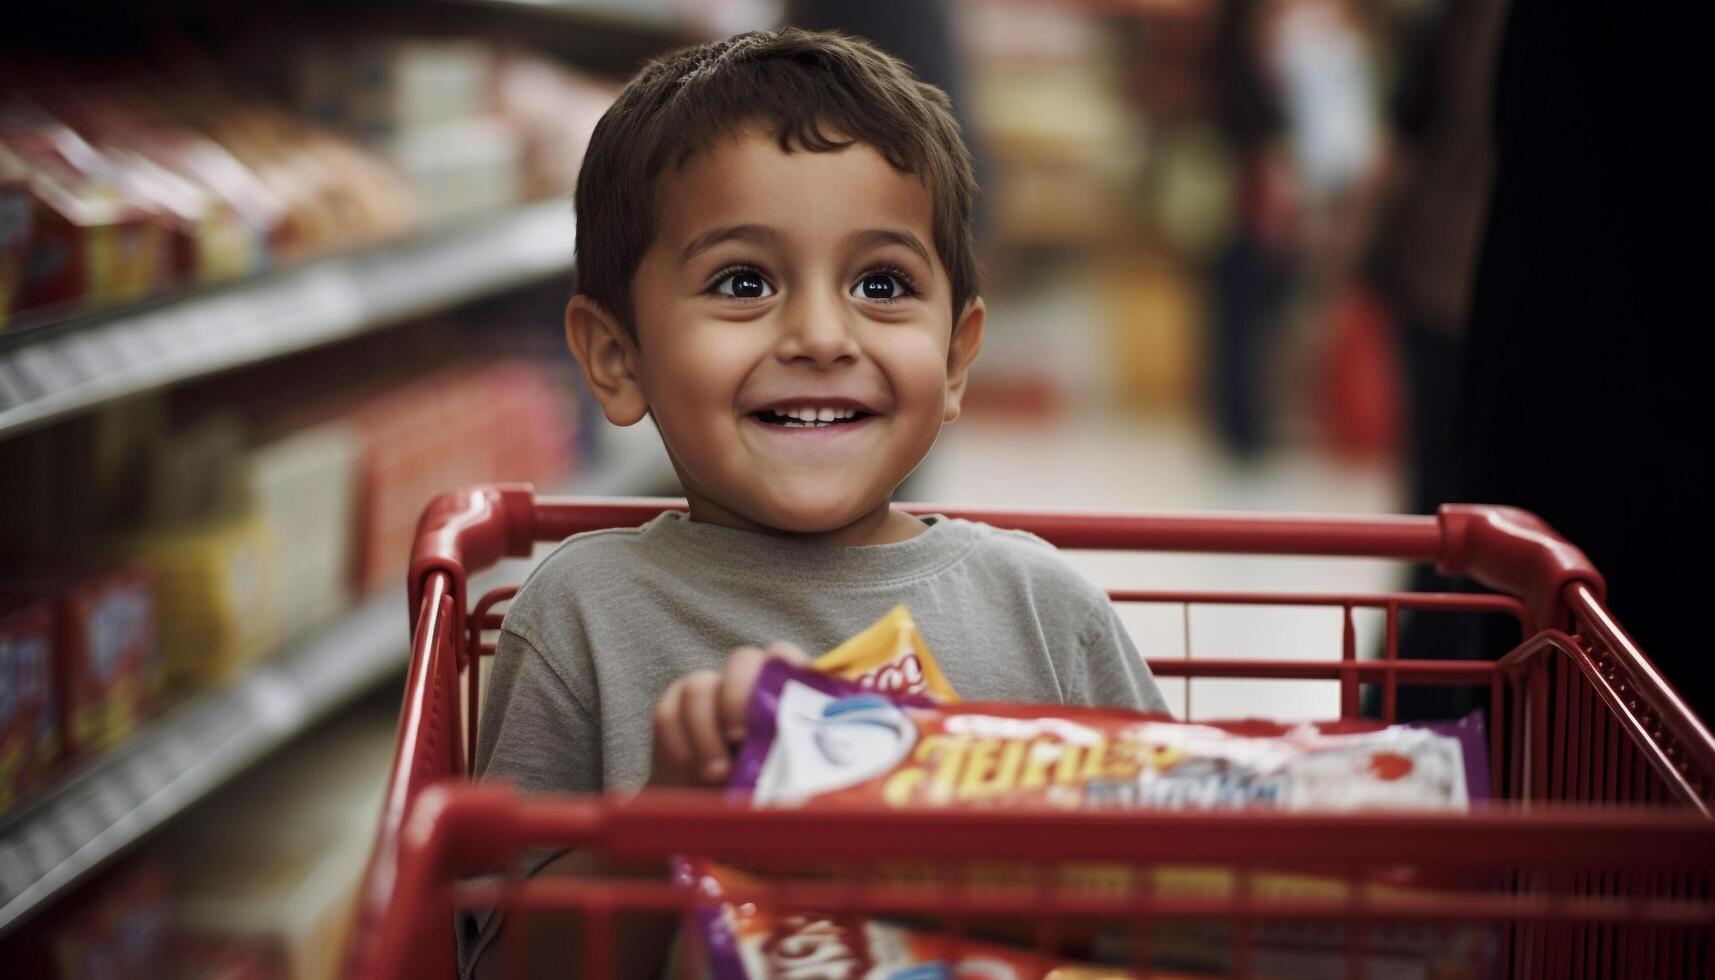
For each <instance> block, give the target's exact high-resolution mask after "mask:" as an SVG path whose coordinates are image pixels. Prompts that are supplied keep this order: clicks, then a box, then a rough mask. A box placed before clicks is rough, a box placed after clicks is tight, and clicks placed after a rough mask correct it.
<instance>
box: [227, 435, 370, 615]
mask: <svg viewBox="0 0 1715 980" xmlns="http://www.w3.org/2000/svg"><path fill="white" fill-rule="evenodd" d="M358 451H359V448H358V441H357V438H356V436H355V434H354V433H353V432H351V430H350V429H349V427H347V426H345V425H342V424H337V423H336V424H329V425H325V426H318V427H316V428H311V429H305V430H302V431H299V432H293V433H290V434H288V435H285V436H282V437H280V438H278V439H275V440H273V441H271V442H268V443H267V444H265V445H262V446H258V447H256V448H255V449H253V450H251V451H250V453H249V454H248V456H247V457H246V460H245V489H246V492H247V494H248V496H249V499H250V500H251V501H252V502H253V503H254V504H255V506H256V508H257V510H258V511H259V512H260V513H261V515H262V519H263V520H264V521H265V522H266V523H267V524H268V525H269V527H271V528H272V529H273V533H274V537H275V540H277V541H283V542H290V547H282V548H281V549H279V553H278V559H279V560H278V562H277V567H276V569H275V584H276V585H277V586H278V592H277V593H276V595H275V597H274V601H273V606H274V608H275V610H276V611H277V612H278V614H279V617H280V624H281V628H282V631H283V633H284V634H285V635H286V636H288V637H290V636H292V635H294V634H296V633H298V632H300V631H302V630H305V629H308V628H310V627H313V626H317V625H319V624H321V623H323V622H325V621H327V620H328V619H330V618H331V617H333V616H334V615H335V614H337V613H338V612H340V611H341V610H342V609H344V608H345V607H346V605H347V604H348V603H349V601H350V590H349V588H348V587H347V582H346V577H347V570H348V569H350V567H351V541H352V510H353V506H354V499H355V493H356V486H355V482H356V473H357V458H358Z"/></svg>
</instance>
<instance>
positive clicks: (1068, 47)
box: [962, 2, 1144, 247]
mask: <svg viewBox="0 0 1715 980" xmlns="http://www.w3.org/2000/svg"><path fill="white" fill-rule="evenodd" d="M962 13H963V20H964V25H963V26H964V29H965V35H966V41H967V49H968V51H969V52H970V62H971V66H972V74H973V81H972V86H971V87H972V91H973V93H974V95H975V117H976V123H975V125H976V130H977V134H976V135H977V138H978V139H979V140H980V141H981V142H982V143H983V145H984V146H986V147H987V148H988V150H989V151H990V152H991V154H992V156H993V159H994V161H995V164H996V166H995V168H994V175H993V180H992V181H991V183H992V185H993V186H991V187H987V188H985V189H984V190H985V192H986V194H987V196H988V197H989V199H990V200H991V201H992V202H993V208H994V224H995V231H996V234H997V235H998V236H999V238H1000V239H1001V240H1002V242H1004V243H1006V244H1008V245H1047V246H1062V247H1064V246H1091V245H1101V244H1104V243H1107V242H1109V241H1113V240H1121V241H1123V240H1125V239H1126V238H1127V237H1128V236H1130V235H1131V234H1132V233H1133V232H1134V231H1135V229H1136V227H1137V225H1138V222H1137V220H1136V215H1135V213H1134V212H1135V210H1136V208H1135V207H1134V205H1133V201H1132V195H1131V194H1130V193H1129V189H1130V188H1131V187H1132V186H1133V185H1135V183H1136V182H1137V180H1138V179H1139V173H1140V170H1141V167H1142V165H1143V161H1144V156H1143V149H1144V139H1143V131H1142V129H1141V127H1140V126H1139V125H1138V119H1137V117H1136V114H1135V113H1134V112H1133V111H1132V109H1131V107H1130V106H1128V105H1127V104H1126V103H1125V101H1124V100H1123V98H1121V93H1120V91H1119V88H1118V86H1117V84H1116V82H1115V75H1116V57H1117V52H1116V50H1115V48H1114V45H1113V44H1112V43H1111V41H1110V38H1109V36H1108V33H1107V32H1106V31H1104V30H1103V25H1102V24H1101V22H1100V21H1098V20H1096V19H1093V18H1091V17H1090V16H1088V15H1087V14H1085V13H1083V12H1081V11H1077V10H1074V9H1067V8H1063V7H1052V6H1044V5H1041V4H1035V3H1018V2H988V3H975V4H969V5H967V6H966V7H965V8H964V9H963V11H962Z"/></svg>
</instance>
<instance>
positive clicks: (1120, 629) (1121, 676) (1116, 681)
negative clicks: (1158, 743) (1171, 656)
mask: <svg viewBox="0 0 1715 980" xmlns="http://www.w3.org/2000/svg"><path fill="white" fill-rule="evenodd" d="M1078 646H1079V648H1080V649H1081V650H1082V651H1083V654H1084V657H1083V663H1084V670H1083V672H1082V676H1081V677H1080V680H1081V681H1082V682H1083V686H1084V688H1085V689H1084V690H1082V691H1079V692H1077V695H1076V696H1075V697H1071V698H1069V699H1068V700H1071V701H1073V702H1075V703H1079V704H1088V705H1092V706H1095V707H1102V708H1109V707H1111V708H1133V709H1136V710H1138V711H1159V712H1162V713H1168V714H1170V713H1171V712H1170V711H1169V710H1168V707H1167V699H1166V698H1164V697H1162V696H1161V689H1160V688H1158V687H1156V685H1155V676H1154V675H1153V674H1151V673H1150V672H1149V665H1148V664H1147V663H1144V661H1143V656H1142V655H1141V654H1139V653H1138V652H1137V647H1136V646H1135V645H1133V644H1132V642H1131V635H1130V634H1128V633H1127V632H1126V630H1125V626H1124V624H1122V623H1121V622H1120V620H1119V615H1118V614H1117V613H1115V612H1114V607H1113V604H1112V603H1110V602H1107V601H1106V597H1104V598H1103V602H1102V603H1101V605H1100V606H1099V607H1098V608H1097V609H1096V610H1095V611H1093V612H1092V613H1091V615H1090V618H1089V620H1088V621H1087V622H1086V623H1085V625H1084V628H1083V629H1082V630H1080V631H1079V632H1078Z"/></svg>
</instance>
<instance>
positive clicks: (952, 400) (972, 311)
mask: <svg viewBox="0 0 1715 980" xmlns="http://www.w3.org/2000/svg"><path fill="white" fill-rule="evenodd" d="M987 318H988V310H987V308H986V307H984V306H983V298H982V297H981V296H975V297H972V298H971V301H970V302H968V303H966V304H965V309H964V312H962V313H960V314H959V322H957V323H955V324H953V339H952V341H951V342H950V343H948V345H947V410H946V412H944V413H943V414H942V416H941V421H942V422H944V423H945V422H952V421H955V420H957V419H958V417H959V412H960V410H961V409H962V407H963V404H964V400H965V382H966V381H968V380H969V379H970V374H971V362H972V361H974V360H976V359H977V352H978V351H980V350H982V349H983V326H984V324H985V323H986V322H987Z"/></svg>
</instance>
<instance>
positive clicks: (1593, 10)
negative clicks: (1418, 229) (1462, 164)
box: [1458, 0, 1715, 718]
mask: <svg viewBox="0 0 1715 980" xmlns="http://www.w3.org/2000/svg"><path fill="white" fill-rule="evenodd" d="M1709 13H1710V8H1709V7H1708V5H1707V4H1682V5H1668V4H1652V5H1644V6H1643V7H1637V6H1634V5H1618V4H1603V3H1593V2H1565V0H1556V2H1548V0H1515V2H1514V4H1513V6H1512V9H1511V11H1510V13H1509V16H1508V20H1507V25H1506V29H1505V35H1504V40H1503V41H1502V47H1501V55H1500V61H1499V65H1498V68H1497V80H1498V84H1497V89H1496V97H1497V100H1496V102H1495V113H1496V124H1497V125H1496V147H1495V148H1496V156H1495V175H1494V189H1493V192H1492V195H1491V198H1490V207H1489V214H1488V221H1487V227H1486V230H1485V233H1484V240H1483V244H1482V251H1481V259H1480V265H1479V266H1478V270H1477V275H1476V284H1475V292H1474V293H1473V296H1472V300H1471V312H1470V316H1469V327H1468V337H1467V341H1466V347H1465V352H1464V358H1463V361H1462V367H1463V371H1464V385H1463V390H1462V400H1461V415H1460V422H1459V426H1458V431H1459V436H1460V440H1461V447H1460V461H1461V464H1462V466H1461V470H1462V473H1461V481H1460V487H1459V489H1460V494H1459V495H1460V496H1461V497H1464V498H1466V499H1469V500H1477V501H1485V502H1494V503H1505V504H1516V505H1518V506H1521V507H1525V508H1528V509H1530V510H1533V511H1535V512H1537V513H1538V514H1540V515H1541V516H1542V517H1543V518H1544V519H1546V520H1547V521H1548V522H1549V523H1550V524H1552V525H1553V526H1554V527H1555V528H1556V529H1557V530H1559V531H1560V532H1561V533H1562V534H1564V535H1565V536H1566V537H1567V538H1569V539H1570V540H1572V541H1573V542H1576V543H1577V544H1578V545H1579V546H1580V547H1581V548H1583V549H1584V551H1585V553H1586V554H1588V555H1589V557H1590V559H1591V561H1593V562H1594V563H1595V565H1596V567H1597V568H1598V569H1600V570H1601V571H1602V572H1603V574H1604V575H1605V576H1606V578H1607V582H1608V586H1609V604H1610V608H1611V609H1612V610H1613V612H1614V615H1615V617H1616V618H1617V619H1618V620H1619V621H1620V622H1621V623H1622V624H1624V625H1625V627H1626V628H1627V629H1628V630H1629V631H1630V632H1631V634H1632V636H1633V638H1634V639H1636V640H1637V641H1638V644H1639V645H1640V646H1641V647H1642V648H1643V650H1644V651H1645V652H1646V653H1647V654H1648V655H1649V656H1650V658H1651V659H1652V660H1653V661H1654V662H1655V663H1656V664H1657V665H1658V666H1659V667H1660V668H1661V669H1662V672H1663V673H1664V674H1665V675H1666V676H1667V678H1668V679H1669V680H1670V681H1671V682H1672V683H1673V684H1675V685H1676V686H1677V687H1678V688H1679V690H1680V691H1681V692H1682V693H1683V694H1684V695H1685V696H1686V698H1687V700H1688V701H1689V702H1690V704H1691V707H1692V708H1693V709H1694V710H1696V711H1697V712H1698V713H1699V714H1700V715H1702V716H1703V717H1705V718H1708V717H1710V713H1711V712H1712V711H1715V697H1712V694H1715V687H1712V685H1711V683H1710V681H1709V679H1708V676H1709V673H1710V671H1709V670H1708V668H1707V667H1706V666H1705V665H1704V664H1703V663H1702V662H1701V661H1702V660H1703V659H1704V658H1705V657H1706V656H1707V654H1706V652H1705V651H1704V650H1703V649H1702V643H1701V642H1699V637H1698V633H1697V632H1695V630H1696V628H1697V626H1698V625H1699V623H1698V620H1700V619H1701V616H1702V613H1703V610H1702V609H1701V608H1700V606H1701V604H1702V602H1701V601H1700V600H1702V597H1701V596H1700V595H1699V594H1698V592H1697V590H1698V589H1700V588H1702V582H1701V580H1700V579H1701V577H1700V576H1694V575H1693V574H1692V571H1691V570H1692V569H1695V568H1697V567H1699V562H1700V559H1701V558H1702V557H1703V554H1702V553H1701V552H1700V551H1699V550H1698V547H1699V546H1698V545H1697V544H1696V542H1697V541H1701V540H1703V539H1705V538H1706V537H1707V535H1706V534H1703V533H1701V532H1700V531H1698V530H1697V529H1698V528H1699V527H1701V526H1702V525H1703V524H1704V523H1705V522H1706V520H1707V516H1706V514H1705V513H1704V512H1703V511H1702V509H1701V508H1702V507H1703V506H1706V505H1707V501H1708V498H1709V494H1708V491H1707V483H1706V482H1705V473H1706V470H1707V466H1706V463H1705V461H1706V460H1707V458H1708V453H1709V449H1708V441H1707V437H1706V436H1705V435H1704V433H1703V431H1702V429H1703V426H1701V425H1699V424H1697V423H1696V422H1695V419H1696V418H1698V417H1703V414H1702V413H1704V412H1707V411H1708V409H1707V408H1706V407H1704V408H1701V409H1699V408H1698V407H1697V405H1694V401H1696V402H1698V403H1701V401H1702V397H1701V396H1702V394H1703V393H1704V391H1706V390H1707V387H1708V379H1707V377H1706V374H1707V368H1706V363H1707V362H1706V361H1705V360H1704V359H1703V358H1702V357H1699V356H1696V355H1694V354H1693V353H1692V350H1691V344H1692V341H1693V338H1694V337H1697V336H1699V335H1701V333H1702V328H1701V327H1700V326H1698V324H1701V323H1706V322H1707V319H1708V313H1707V303H1708V300H1707V295H1706V294H1707V292H1708V288H1707V285H1706V283H1707V278H1708V277H1707V268H1706V267H1705V263H1704V261H1703V256H1704V253H1705V252H1706V249H1701V248H1695V247H1687V245H1686V242H1685V236H1686V235H1687V233H1691V234H1696V233H1698V232H1699V231H1701V230H1702V228H1703V227H1704V226H1703V225H1701V223H1700V220H1699V218H1698V215H1699V213H1700V211H1701V208H1702V207H1703V206H1704V202H1706V201H1707V199H1708V192H1707V189H1706V187H1707V181H1708V175H1707V172H1706V171H1707V165H1706V164H1705V162H1704V161H1705V160H1706V155H1705V154H1704V153H1702V152H1699V151H1696V150H1694V146H1695V145H1697V144H1698V143H1700V140H1701V138H1702V137H1701V134H1700V133H1699V132H1698V131H1699V130H1700V129H1702V128H1703V127H1702V125H1701V124H1700V122H1699V120H1702V119H1705V118H1706V117H1707V111H1706V109H1705V107H1703V106H1702V105H1697V106H1695V107H1694V106H1693V105H1692V103H1691V98H1692V96H1693V94H1694V93H1695V94H1697V95H1698V96H1699V102H1701V94H1702V93H1703V92H1704V91H1705V90H1706V89H1707V82H1706V81H1705V80H1704V79H1702V78H1701V77H1699V78H1696V79H1694V78H1693V77H1692V75H1693V73H1694V72H1695V73H1697V74H1698V75H1699V76H1701V75H1704V74H1706V71H1705V69H1704V68H1703V67H1702V66H1703V64H1704V61H1705V58H1704V57H1703V52H1702V51H1701V50H1700V48H1701V47H1702V46H1704V45H1705V44H1706V43H1707V41H1706V39H1707V37H1708V31H1707V30H1706V27H1707V23H1706V22H1707V20H1708V15H1709ZM1702 601H1706V600H1702ZM1516 641H1517V630H1516V629H1515V630H1513V631H1512V635H1511V636H1510V637H1502V636H1497V637H1496V638H1495V641H1494V643H1493V644H1492V645H1491V647H1490V649H1488V650H1487V651H1486V653H1487V654H1488V655H1494V654H1496V653H1499V652H1504V651H1505V649H1507V647H1508V646H1510V645H1511V644H1512V643H1515V642H1516Z"/></svg>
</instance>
